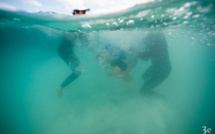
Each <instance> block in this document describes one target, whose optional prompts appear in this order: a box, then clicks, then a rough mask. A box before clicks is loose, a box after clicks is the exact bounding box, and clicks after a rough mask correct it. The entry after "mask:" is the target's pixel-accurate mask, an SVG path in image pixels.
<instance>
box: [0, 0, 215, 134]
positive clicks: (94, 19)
mask: <svg viewBox="0 0 215 134" xmlns="http://www.w3.org/2000/svg"><path fill="white" fill-rule="evenodd" d="M214 9H215V8H214V3H213V1H168V2H167V1H164V2H160V3H154V4H148V5H146V6H145V5H137V6H136V7H133V8H131V9H128V10H125V11H123V12H120V13H116V14H112V15H105V16H86V17H68V16H64V15H59V16H58V15H44V14H29V13H23V12H7V11H0V23H1V24H0V43H1V45H0V59H1V60H0V62H1V67H0V68H1V69H0V70H1V72H0V74H1V75H0V80H1V84H0V91H1V93H0V104H1V105H0V106H1V109H0V129H1V133H2V134H18V133H22V134H144V133H148V134H181V133H183V134H202V133H204V131H203V126H206V127H207V129H208V128H211V129H212V131H211V133H212V134H213V133H214V132H215V126H214V121H215V117H214V112H215V110H214V104H215V99H214V96H213V95H214V93H215V91H214V89H215V82H214V80H215V71H214V68H215V55H214V52H215V32H214V30H215V23H214V19H215V12H214ZM70 30H72V31H73V32H84V33H85V35H86V36H87V38H88V42H87V43H86V42H82V41H81V40H80V42H79V43H78V44H77V47H76V49H75V53H76V55H77V57H78V58H79V60H80V70H81V75H80V77H79V78H78V79H77V80H75V81H74V82H73V83H71V84H70V85H69V87H68V88H67V89H65V90H64V92H63V98H59V97H58V96H57V94H56V92H55V89H56V88H57V87H59V86H60V84H61V83H62V81H63V80H64V79H65V78H66V77H67V76H68V75H69V74H70V73H71V70H70V68H69V67H68V66H67V65H66V64H65V63H64V61H63V60H62V59H61V58H60V57H59V55H58V53H57V49H58V46H59V44H60V42H61V40H62V36H63V33H64V32H65V31H70ZM151 30H162V31H163V32H164V34H165V35H166V40H167V43H168V51H169V58H170V62H171V66H172V70H171V73H170V75H169V76H168V77H167V79H165V81H163V82H162V83H161V84H160V85H158V86H157V87H156V88H154V89H153V90H154V91H155V92H156V93H158V94H159V96H143V95H141V94H140V93H139V90H140V88H141V86H142V84H143V80H142V78H141V76H142V74H143V73H144V72H145V71H146V69H147V68H148V67H149V66H150V65H151V62H150V61H143V60H140V59H139V60H138V63H137V64H136V66H135V67H134V68H133V69H132V70H131V71H130V72H129V75H130V76H131V77H132V78H133V81H132V83H131V84H129V83H127V82H125V81H124V80H123V79H120V78H117V77H114V76H109V75H107V73H106V72H105V69H104V67H103V66H102V65H101V64H99V63H98V61H97V60H96V58H95V56H94V55H93V54H92V53H91V52H90V51H89V50H88V49H87V48H88V47H87V46H91V47H93V48H95V49H99V48H101V47H102V46H104V45H105V44H108V43H110V44H115V45H117V46H120V47H121V48H123V49H128V48H134V49H136V50H139V51H141V46H142V44H143V40H144V37H145V36H146V34H147V32H148V31H151ZM207 133H209V132H207Z"/></svg>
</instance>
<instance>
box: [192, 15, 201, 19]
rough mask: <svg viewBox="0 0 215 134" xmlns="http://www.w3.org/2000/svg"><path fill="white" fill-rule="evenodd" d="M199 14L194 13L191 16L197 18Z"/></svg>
mask: <svg viewBox="0 0 215 134" xmlns="http://www.w3.org/2000/svg"><path fill="white" fill-rule="evenodd" d="M199 16H200V15H199V14H196V15H193V16H192V18H198V17H199Z"/></svg>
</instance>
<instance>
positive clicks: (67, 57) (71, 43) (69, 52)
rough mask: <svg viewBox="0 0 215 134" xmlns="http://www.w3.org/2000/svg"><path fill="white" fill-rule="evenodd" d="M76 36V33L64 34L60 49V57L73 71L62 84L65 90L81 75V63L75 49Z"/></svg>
mask: <svg viewBox="0 0 215 134" xmlns="http://www.w3.org/2000/svg"><path fill="white" fill-rule="evenodd" d="M74 34H75V33H69V34H64V36H63V39H62V41H61V44H60V46H59V48H58V54H59V56H60V57H61V58H62V59H63V60H64V61H65V62H66V64H67V65H68V66H69V67H70V68H71V70H72V73H71V74H70V75H69V76H68V77H67V78H66V79H65V80H64V82H63V83H62V84H61V87H62V88H65V87H66V86H67V85H69V84H70V83H71V82H72V81H74V80H75V79H77V78H78V77H79V76H80V74H81V72H80V70H79V69H78V67H79V64H80V62H79V60H78V58H77V56H76V55H75V54H74V47H75V44H76V39H77V37H76V36H74Z"/></svg>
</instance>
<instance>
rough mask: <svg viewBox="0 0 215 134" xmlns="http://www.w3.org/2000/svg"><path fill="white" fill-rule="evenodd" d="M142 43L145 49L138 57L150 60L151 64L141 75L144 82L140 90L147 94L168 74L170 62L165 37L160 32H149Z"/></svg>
mask: <svg viewBox="0 0 215 134" xmlns="http://www.w3.org/2000/svg"><path fill="white" fill-rule="evenodd" d="M144 44H145V51H144V52H140V53H139V54H138V57H139V58H140V59H142V60H151V66H150V67H149V68H148V69H147V70H146V71H145V72H144V74H143V75H142V78H143V80H144V84H143V85H142V87H141V90H140V92H141V93H143V94H147V93H150V92H152V89H153V88H155V87H156V86H158V85H159V84H160V83H162V82H163V81H164V80H165V79H166V78H167V77H168V76H169V74H170V72H171V64H170V60H169V53H168V46H167V42H166V38H165V35H164V34H163V33H162V32H149V33H148V34H147V36H146V38H145V42H144Z"/></svg>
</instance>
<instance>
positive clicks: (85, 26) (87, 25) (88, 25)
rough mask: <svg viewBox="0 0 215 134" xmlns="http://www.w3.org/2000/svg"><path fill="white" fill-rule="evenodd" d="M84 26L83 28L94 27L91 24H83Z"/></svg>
mask: <svg viewBox="0 0 215 134" xmlns="http://www.w3.org/2000/svg"><path fill="white" fill-rule="evenodd" d="M82 27H83V28H92V27H91V25H90V24H83V25H82Z"/></svg>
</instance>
